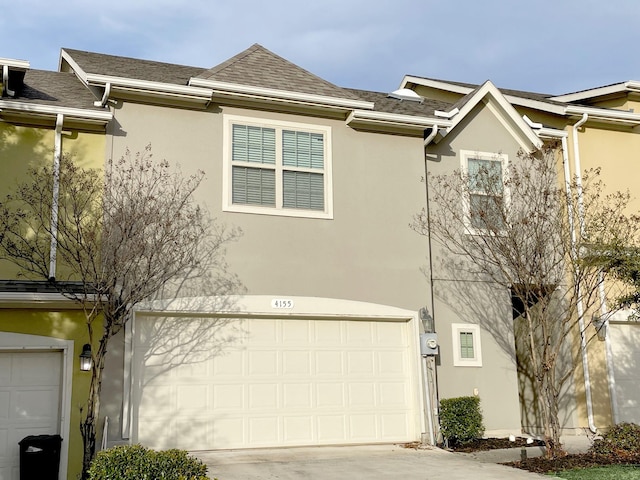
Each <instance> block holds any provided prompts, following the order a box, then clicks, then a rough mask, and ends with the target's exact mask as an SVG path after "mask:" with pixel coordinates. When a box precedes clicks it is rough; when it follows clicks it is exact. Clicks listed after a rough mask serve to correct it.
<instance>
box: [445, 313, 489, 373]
mask: <svg viewBox="0 0 640 480" xmlns="http://www.w3.org/2000/svg"><path fill="white" fill-rule="evenodd" d="M451 335H452V338H453V365H454V366H455V367H481V366H482V349H481V346H480V327H479V326H478V325H474V324H467V323H454V324H452V325H451Z"/></svg>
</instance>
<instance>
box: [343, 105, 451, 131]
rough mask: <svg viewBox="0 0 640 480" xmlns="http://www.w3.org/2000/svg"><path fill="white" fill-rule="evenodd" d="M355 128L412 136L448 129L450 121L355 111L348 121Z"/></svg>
mask: <svg viewBox="0 0 640 480" xmlns="http://www.w3.org/2000/svg"><path fill="white" fill-rule="evenodd" d="M346 123H347V125H349V126H350V127H353V128H369V129H372V128H381V129H394V130H401V131H405V132H406V133H410V134H422V133H423V132H424V131H425V129H427V128H433V127H435V126H438V127H441V128H447V127H450V126H451V125H452V122H451V121H450V120H445V119H442V118H431V117H419V116H413V115H402V114H397V113H387V112H374V111H369V110H353V111H352V112H351V114H350V115H349V117H348V118H347V121H346Z"/></svg>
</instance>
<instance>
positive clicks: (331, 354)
mask: <svg viewBox="0 0 640 480" xmlns="http://www.w3.org/2000/svg"><path fill="white" fill-rule="evenodd" d="M315 365H316V369H315V372H316V375H318V376H322V375H326V376H329V377H332V376H336V375H343V374H344V358H343V352H342V351H339V350H333V351H331V350H329V351H325V350H322V351H319V352H315Z"/></svg>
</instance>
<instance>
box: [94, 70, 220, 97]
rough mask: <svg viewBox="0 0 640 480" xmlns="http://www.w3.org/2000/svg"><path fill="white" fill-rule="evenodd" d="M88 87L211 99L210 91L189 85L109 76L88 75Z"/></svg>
mask: <svg viewBox="0 0 640 480" xmlns="http://www.w3.org/2000/svg"><path fill="white" fill-rule="evenodd" d="M86 81H87V84H88V85H92V86H97V87H104V86H106V85H107V84H108V83H110V84H111V88H112V89H114V88H118V87H121V88H131V89H135V90H140V91H146V92H154V93H158V94H166V93H168V94H172V95H183V96H188V97H195V98H202V99H203V100H208V99H210V98H211V93H212V92H211V89H209V88H198V87H192V86H189V85H175V84H171V83H162V82H150V81H148V80H137V79H133V78H123V77H112V76H110V75H99V74H94V73H89V74H87V75H86Z"/></svg>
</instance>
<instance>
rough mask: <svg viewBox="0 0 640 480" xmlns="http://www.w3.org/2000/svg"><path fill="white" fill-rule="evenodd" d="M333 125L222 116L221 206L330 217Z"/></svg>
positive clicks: (301, 215)
mask: <svg viewBox="0 0 640 480" xmlns="http://www.w3.org/2000/svg"><path fill="white" fill-rule="evenodd" d="M330 152H331V128H330V127H326V126H319V125H310V124H298V123H291V122H284V121H270V120H264V119H257V118H248V117H238V116H232V115H226V116H225V123H224V186H223V195H224V198H223V209H224V210H227V211H235V212H245V213H258V214H268V215H285V216H297V217H313V218H332V216H333V211H332V195H331V155H330Z"/></svg>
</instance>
